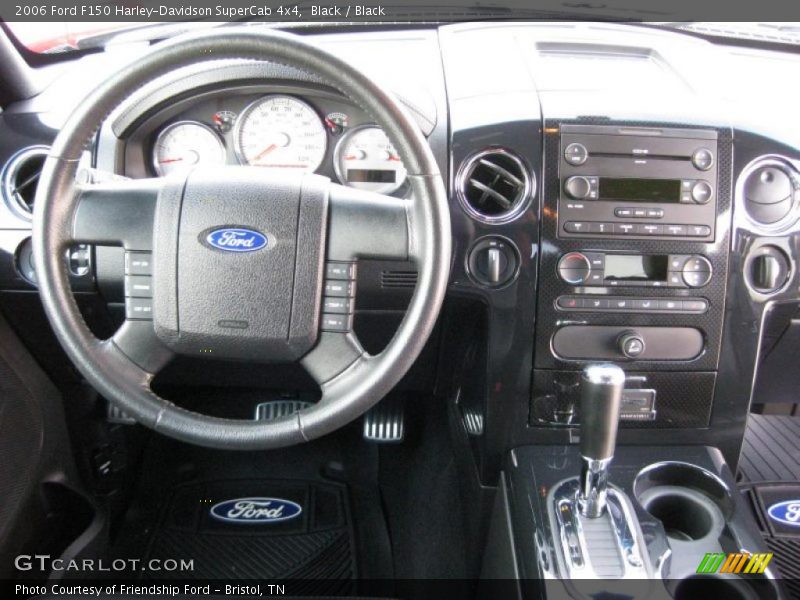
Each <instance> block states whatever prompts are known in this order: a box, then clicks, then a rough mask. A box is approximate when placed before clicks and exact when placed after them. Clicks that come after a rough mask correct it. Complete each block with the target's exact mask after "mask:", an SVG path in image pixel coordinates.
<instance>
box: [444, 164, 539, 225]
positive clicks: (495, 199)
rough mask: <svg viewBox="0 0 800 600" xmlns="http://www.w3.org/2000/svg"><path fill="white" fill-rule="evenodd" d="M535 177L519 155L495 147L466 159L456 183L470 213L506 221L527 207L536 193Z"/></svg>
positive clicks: (485, 219) (488, 220)
mask: <svg viewBox="0 0 800 600" xmlns="http://www.w3.org/2000/svg"><path fill="white" fill-rule="evenodd" d="M532 178H533V175H532V174H531V173H529V172H528V170H527V169H526V168H525V165H524V163H523V162H522V160H520V159H519V158H518V157H517V156H516V155H514V154H512V153H511V152H508V151H507V150H503V149H501V148H491V149H488V150H484V151H483V152H480V153H478V154H476V155H475V156H472V157H471V158H469V159H467V160H466V161H464V163H463V164H462V165H461V169H460V170H459V174H458V177H457V183H456V185H457V190H458V194H459V198H460V199H461V203H462V204H463V205H464V209H465V210H466V211H467V212H468V213H469V214H470V215H472V216H473V217H475V218H476V219H478V220H480V221H486V222H489V223H502V222H506V221H510V220H511V219H514V218H515V217H517V216H519V215H520V214H521V213H522V212H523V211H524V210H525V208H526V207H527V204H528V200H529V199H530V198H531V197H532V196H533V190H534V182H532Z"/></svg>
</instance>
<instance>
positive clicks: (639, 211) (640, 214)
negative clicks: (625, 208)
mask: <svg viewBox="0 0 800 600" xmlns="http://www.w3.org/2000/svg"><path fill="white" fill-rule="evenodd" d="M633 216H634V218H636V219H644V218H646V217H647V209H646V208H634V209H633Z"/></svg>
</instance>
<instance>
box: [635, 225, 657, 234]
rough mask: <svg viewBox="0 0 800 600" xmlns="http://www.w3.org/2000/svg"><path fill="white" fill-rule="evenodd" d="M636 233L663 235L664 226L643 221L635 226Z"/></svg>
mask: <svg viewBox="0 0 800 600" xmlns="http://www.w3.org/2000/svg"><path fill="white" fill-rule="evenodd" d="M636 229H637V233H638V234H640V235H663V234H664V226H663V225H656V224H654V223H644V224H642V225H638V226H637V228H636Z"/></svg>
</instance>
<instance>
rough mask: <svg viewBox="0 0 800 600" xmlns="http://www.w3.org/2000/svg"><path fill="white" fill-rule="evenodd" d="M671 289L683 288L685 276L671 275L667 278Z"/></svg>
mask: <svg viewBox="0 0 800 600" xmlns="http://www.w3.org/2000/svg"><path fill="white" fill-rule="evenodd" d="M667 285H668V286H669V287H683V275H682V274H681V273H680V272H677V273H670V274H669V276H668V277H667Z"/></svg>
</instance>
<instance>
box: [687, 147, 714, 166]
mask: <svg viewBox="0 0 800 600" xmlns="http://www.w3.org/2000/svg"><path fill="white" fill-rule="evenodd" d="M692 164H693V165H694V168H695V169H698V170H699V171H708V170H709V169H710V168H711V165H713V164H714V155H713V154H712V153H711V150H709V149H708V148H698V149H697V150H695V151H694V152H693V153H692Z"/></svg>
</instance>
